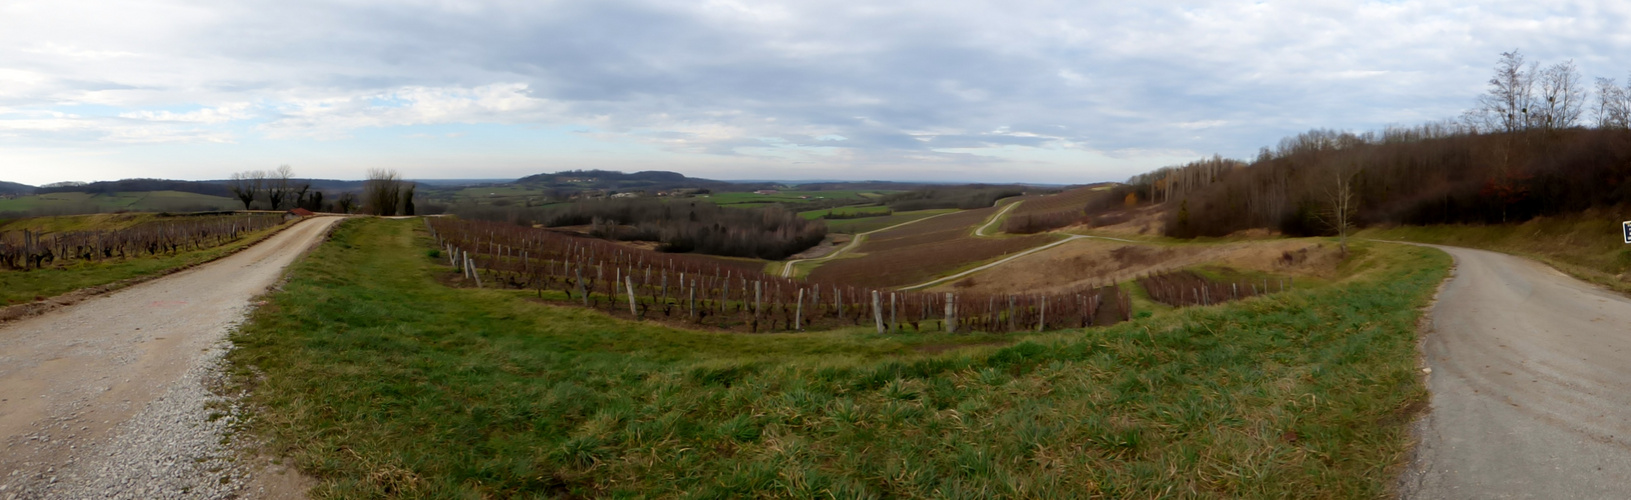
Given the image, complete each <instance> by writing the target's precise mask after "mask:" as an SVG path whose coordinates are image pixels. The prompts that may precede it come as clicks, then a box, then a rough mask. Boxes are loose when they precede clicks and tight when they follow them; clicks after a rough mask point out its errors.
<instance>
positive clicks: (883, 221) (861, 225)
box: [826, 208, 957, 234]
mask: <svg viewBox="0 0 1631 500" xmlns="http://www.w3.org/2000/svg"><path fill="white" fill-rule="evenodd" d="M956 211H957V209H953V208H940V209H931V210H916V211H911V212H895V213H893V214H891V215H884V216H879V217H864V218H859V219H833V220H828V221H826V222H827V232H829V233H844V234H860V233H865V232H868V231H876V230H879V229H883V228H886V227H889V226H894V225H898V224H902V223H906V222H911V221H915V220H919V219H925V218H929V217H933V216H936V215H940V214H948V213H952V212H956Z"/></svg>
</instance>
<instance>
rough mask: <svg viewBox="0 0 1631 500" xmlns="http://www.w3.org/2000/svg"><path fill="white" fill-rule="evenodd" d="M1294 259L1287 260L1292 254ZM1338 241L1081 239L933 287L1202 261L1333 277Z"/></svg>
mask: <svg viewBox="0 0 1631 500" xmlns="http://www.w3.org/2000/svg"><path fill="white" fill-rule="evenodd" d="M1287 255H1290V256H1291V258H1290V259H1287V258H1286V256H1287ZM1340 261H1341V260H1340V257H1339V256H1338V255H1337V249H1336V247H1335V246H1333V245H1322V244H1320V243H1315V242H1310V241H1307V240H1268V241H1243V242H1234V243H1224V244H1217V245H1177V246H1158V245H1129V244H1125V243H1120V242H1115V241H1109V240H1099V239H1082V240H1076V241H1072V242H1069V243H1065V244H1063V245H1059V246H1057V247H1054V248H1050V249H1047V250H1043V251H1041V252H1037V253H1035V254H1031V255H1028V256H1026V257H1025V258H1022V259H1017V260H1014V261H1012V262H1009V263H1007V264H1004V265H1002V266H1001V267H999V268H996V269H992V270H989V271H986V272H982V273H978V274H975V275H973V276H970V277H969V278H967V279H964V280H960V281H958V282H957V283H956V284H954V285H941V286H937V287H935V288H933V289H932V290H939V291H950V290H957V291H959V292H968V293H991V294H1005V293H1049V292H1053V291H1057V290H1065V289H1071V288H1078V287H1092V286H1096V285H1097V284H1102V283H1111V282H1116V281H1127V280H1132V279H1136V278H1137V277H1141V276H1144V275H1147V274H1151V273H1162V272H1168V271H1173V270H1178V269H1184V268H1188V267H1192V266H1197V265H1219V266H1224V267H1228V268H1232V269H1239V270H1246V271H1253V272H1259V273H1267V274H1270V275H1276V276H1308V277H1313V278H1316V279H1328V278H1331V277H1334V276H1335V274H1336V266H1337V264H1338V263H1339V262H1340Z"/></svg>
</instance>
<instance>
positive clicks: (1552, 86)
mask: <svg viewBox="0 0 1631 500" xmlns="http://www.w3.org/2000/svg"><path fill="white" fill-rule="evenodd" d="M1538 78H1539V80H1540V99H1539V100H1538V101H1537V102H1536V105H1537V107H1538V108H1539V109H1538V113H1533V112H1532V113H1531V114H1536V115H1537V118H1538V119H1537V122H1538V123H1537V125H1539V126H1540V127H1541V128H1544V129H1547V130H1555V129H1560V128H1570V127H1573V126H1575V125H1576V124H1577V123H1579V121H1580V109H1581V105H1583V104H1584V103H1585V100H1586V89H1585V88H1584V87H1583V85H1582V84H1581V82H1580V71H1579V70H1578V69H1576V68H1575V66H1574V61H1573V60H1568V61H1563V62H1560V63H1557V64H1554V65H1551V66H1547V67H1546V69H1545V70H1544V71H1541V72H1540V75H1539V77H1538Z"/></svg>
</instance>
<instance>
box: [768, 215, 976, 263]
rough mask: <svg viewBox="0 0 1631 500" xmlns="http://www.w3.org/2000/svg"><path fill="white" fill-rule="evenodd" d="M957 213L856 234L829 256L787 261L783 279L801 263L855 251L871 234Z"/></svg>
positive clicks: (820, 260) (823, 259)
mask: <svg viewBox="0 0 1631 500" xmlns="http://www.w3.org/2000/svg"><path fill="white" fill-rule="evenodd" d="M955 213H957V212H946V213H943V214H935V215H930V216H928V217H924V218H922V219H917V220H910V221H906V222H902V223H900V224H895V225H893V226H889V227H886V228H881V229H873V230H871V231H867V232H864V233H860V234H856V235H855V237H854V238H850V240H849V244H847V245H844V248H840V249H837V250H833V252H832V253H829V254H827V255H823V256H820V257H816V258H814V259H798V260H790V261H787V264H786V265H784V266H782V277H783V278H791V277H793V266H795V265H797V264H798V263H800V262H822V261H827V260H832V259H835V258H837V257H838V256H839V255H842V254H843V253H844V252H848V251H850V250H854V249H855V248H856V247H859V246H860V245H861V242H862V241H865V240H866V235H869V234H872V233H881V232H884V231H888V230H891V229H895V228H898V227H901V226H905V225H909V224H914V223H918V222H923V221H926V220H929V219H933V218H935V217H940V216H944V215H951V214H955Z"/></svg>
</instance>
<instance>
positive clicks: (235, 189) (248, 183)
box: [227, 170, 266, 210]
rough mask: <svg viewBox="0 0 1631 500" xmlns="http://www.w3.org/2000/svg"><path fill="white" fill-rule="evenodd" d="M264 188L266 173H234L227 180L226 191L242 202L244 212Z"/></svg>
mask: <svg viewBox="0 0 1631 500" xmlns="http://www.w3.org/2000/svg"><path fill="white" fill-rule="evenodd" d="M265 187H266V172H264V171H260V170H250V171H247V172H236V173H233V174H232V177H231V178H230V179H228V180H227V189H229V190H231V191H232V195H233V196H236V197H237V198H238V201H241V202H243V204H244V210H249V207H250V205H252V204H254V203H255V197H256V196H257V195H259V194H260V192H261V190H262V189H265Z"/></svg>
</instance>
